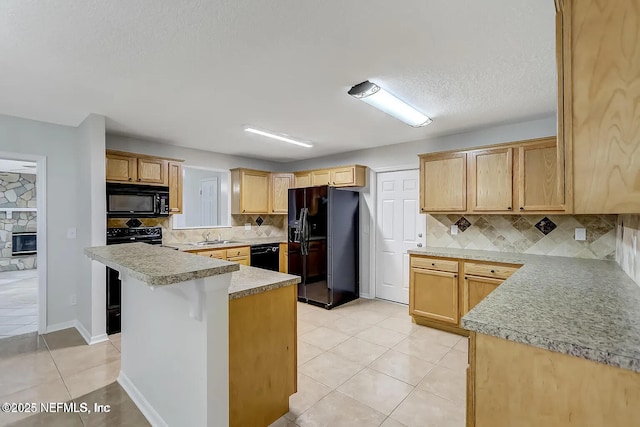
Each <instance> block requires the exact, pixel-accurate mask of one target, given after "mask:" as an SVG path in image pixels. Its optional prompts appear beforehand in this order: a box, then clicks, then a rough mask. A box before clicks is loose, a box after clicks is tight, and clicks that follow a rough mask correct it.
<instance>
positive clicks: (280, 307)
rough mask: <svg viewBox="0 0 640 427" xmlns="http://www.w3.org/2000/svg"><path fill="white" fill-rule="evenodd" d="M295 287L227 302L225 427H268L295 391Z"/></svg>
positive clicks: (285, 409) (284, 412) (286, 408)
mask: <svg viewBox="0 0 640 427" xmlns="http://www.w3.org/2000/svg"><path fill="white" fill-rule="evenodd" d="M297 297H298V290H297V286H296V285H293V286H285V287H283V288H278V289H273V290H271V291H267V292H262V293H259V294H255V295H250V296H246V297H243V298H238V299H233V300H230V301H229V426H231V427H247V426H268V425H271V424H272V423H273V422H274V421H276V420H277V419H278V418H280V417H281V416H283V415H284V414H286V413H287V412H289V396H291V395H292V394H294V393H295V392H296V391H297V365H298V364H297V347H296V345H297V340H296V334H297V332H296V324H297V323H296V318H297V317H296V310H297Z"/></svg>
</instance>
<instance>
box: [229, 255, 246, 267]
mask: <svg viewBox="0 0 640 427" xmlns="http://www.w3.org/2000/svg"><path fill="white" fill-rule="evenodd" d="M227 261H229V262H237V263H238V264H242V265H246V266H250V265H251V261H250V260H249V257H248V256H246V255H245V256H236V257H229V258H227Z"/></svg>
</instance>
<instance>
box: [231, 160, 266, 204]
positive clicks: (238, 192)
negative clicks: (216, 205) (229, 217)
mask: <svg viewBox="0 0 640 427" xmlns="http://www.w3.org/2000/svg"><path fill="white" fill-rule="evenodd" d="M269 175H270V174H269V172H265V171H258V170H252V169H231V213H232V214H266V213H268V212H269V184H270V179H269V178H270V177H269Z"/></svg>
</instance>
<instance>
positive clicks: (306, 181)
mask: <svg viewBox="0 0 640 427" xmlns="http://www.w3.org/2000/svg"><path fill="white" fill-rule="evenodd" d="M295 186H296V188H304V187H311V172H303V173H296V174H295Z"/></svg>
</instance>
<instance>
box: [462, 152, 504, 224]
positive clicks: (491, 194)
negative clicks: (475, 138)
mask: <svg viewBox="0 0 640 427" xmlns="http://www.w3.org/2000/svg"><path fill="white" fill-rule="evenodd" d="M512 152H513V149H512V148H494V149H490V150H480V151H473V152H471V153H469V185H468V192H469V199H470V209H471V210H472V211H504V212H510V211H512V210H513V157H512V156H513V153H512Z"/></svg>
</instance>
